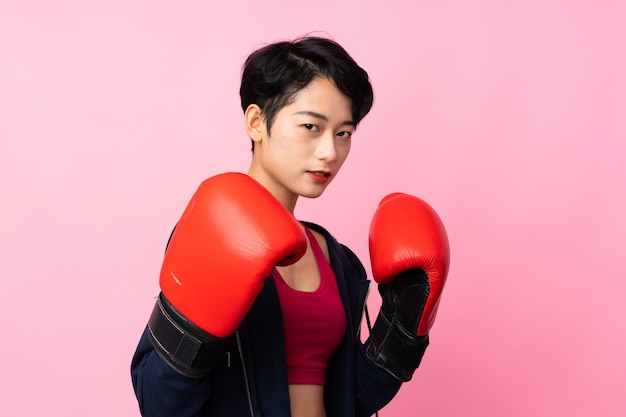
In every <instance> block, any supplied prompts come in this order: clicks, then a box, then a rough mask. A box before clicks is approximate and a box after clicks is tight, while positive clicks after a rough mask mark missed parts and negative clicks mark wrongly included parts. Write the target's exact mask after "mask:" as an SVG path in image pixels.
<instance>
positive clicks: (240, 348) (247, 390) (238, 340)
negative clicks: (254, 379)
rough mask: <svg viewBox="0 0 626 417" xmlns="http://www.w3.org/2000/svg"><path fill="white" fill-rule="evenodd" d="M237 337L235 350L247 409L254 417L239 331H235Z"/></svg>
mask: <svg viewBox="0 0 626 417" xmlns="http://www.w3.org/2000/svg"><path fill="white" fill-rule="evenodd" d="M235 336H236V337H237V349H239V358H240V359H241V368H242V369H243V380H244V383H245V385H246V393H247V394H248V407H249V409H250V417H254V408H253V407H252V393H251V392H250V381H248V371H247V370H246V361H245V360H244V357H243V347H242V346H241V336H240V335H239V330H237V331H235Z"/></svg>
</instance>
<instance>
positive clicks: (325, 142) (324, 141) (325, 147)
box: [315, 134, 337, 163]
mask: <svg viewBox="0 0 626 417" xmlns="http://www.w3.org/2000/svg"><path fill="white" fill-rule="evenodd" d="M315 156H316V157H317V158H318V159H320V160H322V161H325V162H327V163H330V162H333V161H335V160H336V159H337V145H336V144H335V137H334V135H332V134H328V135H324V136H321V137H320V138H319V141H318V144H317V148H316V149H315Z"/></svg>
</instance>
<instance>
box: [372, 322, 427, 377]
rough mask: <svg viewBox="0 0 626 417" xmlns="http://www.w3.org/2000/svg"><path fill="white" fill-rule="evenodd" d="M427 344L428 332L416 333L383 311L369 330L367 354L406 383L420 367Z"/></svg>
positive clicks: (375, 362)
mask: <svg viewBox="0 0 626 417" xmlns="http://www.w3.org/2000/svg"><path fill="white" fill-rule="evenodd" d="M428 343H429V341H428V335H424V336H415V335H413V334H411V333H409V332H407V330H406V329H405V328H404V327H403V326H402V325H401V324H400V322H399V321H398V320H397V319H396V317H395V316H393V317H392V318H391V320H389V319H388V318H387V317H386V316H385V315H384V314H383V313H382V312H381V313H380V314H379V315H378V317H377V318H376V322H375V323H374V327H372V330H371V332H370V337H369V344H368V346H367V348H366V355H367V357H368V359H369V360H370V361H372V362H373V363H374V364H375V365H377V366H379V367H381V368H383V369H384V370H386V371H387V372H389V373H390V374H391V375H392V376H393V377H394V378H396V379H398V380H400V381H403V382H407V381H410V380H411V378H412V377H413V373H414V372H415V369H417V367H418V366H419V364H420V362H421V360H422V357H423V356H424V352H425V351H426V348H427V347H428Z"/></svg>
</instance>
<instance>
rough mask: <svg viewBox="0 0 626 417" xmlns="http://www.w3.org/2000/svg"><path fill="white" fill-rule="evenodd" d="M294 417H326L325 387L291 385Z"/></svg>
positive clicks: (292, 413) (290, 394)
mask: <svg viewBox="0 0 626 417" xmlns="http://www.w3.org/2000/svg"><path fill="white" fill-rule="evenodd" d="M289 398H290V402H291V416H292V417H326V410H325V409H324V386H323V385H307V384H299V385H289Z"/></svg>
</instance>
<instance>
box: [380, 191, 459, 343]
mask: <svg viewBox="0 0 626 417" xmlns="http://www.w3.org/2000/svg"><path fill="white" fill-rule="evenodd" d="M369 247H370V259H371V263H372V274H373V276H374V279H375V280H376V282H378V283H379V284H386V283H389V282H390V281H392V280H393V279H394V278H395V277H396V276H398V275H400V274H401V273H403V272H405V271H409V270H411V269H421V270H423V271H424V272H425V273H426V276H427V278H428V287H429V288H428V298H427V299H426V304H425V307H424V310H423V312H422V314H421V319H420V320H419V325H418V327H417V333H416V334H417V335H418V336H422V335H426V334H427V333H428V332H429V330H430V328H431V327H432V325H433V322H434V321H435V316H436V314H437V308H438V306H439V300H440V296H441V292H442V291H443V287H444V284H445V282H446V277H447V275H448V269H449V265H450V247H449V244H448V237H447V234H446V231H445V228H444V226H443V223H442V222H441V219H440V218H439V216H438V215H437V213H436V212H435V211H434V210H433V209H432V207H430V206H429V205H428V204H427V203H426V202H424V201H423V200H421V199H419V198H417V197H414V196H411V195H407V194H402V193H394V194H390V195H388V196H387V197H385V198H384V199H383V200H382V201H381V203H380V205H379V206H378V209H377V210H376V213H375V214H374V217H373V219H372V222H371V226H370V234H369Z"/></svg>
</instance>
